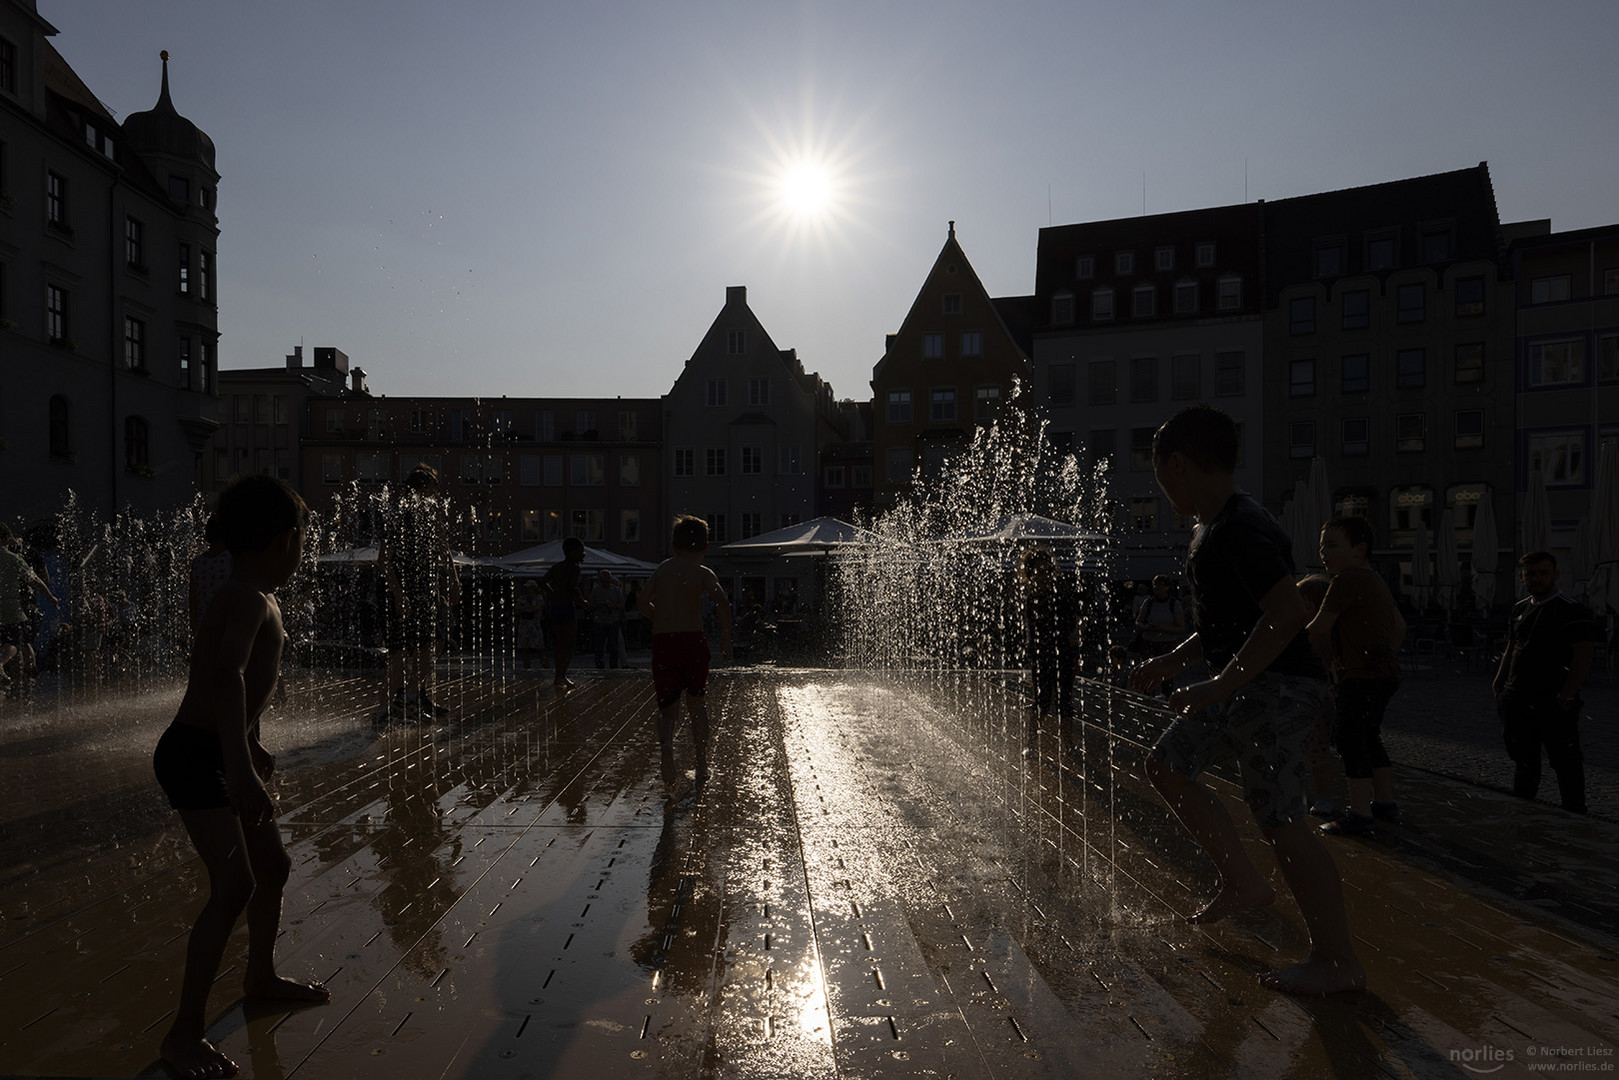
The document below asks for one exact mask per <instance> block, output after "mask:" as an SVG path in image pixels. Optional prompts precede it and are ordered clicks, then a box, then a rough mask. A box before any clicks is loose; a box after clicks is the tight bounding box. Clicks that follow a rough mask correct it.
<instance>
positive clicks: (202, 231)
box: [0, 0, 219, 518]
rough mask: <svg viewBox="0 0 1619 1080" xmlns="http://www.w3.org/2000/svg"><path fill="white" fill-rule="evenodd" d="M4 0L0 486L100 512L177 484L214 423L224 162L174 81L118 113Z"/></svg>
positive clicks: (29, 510) (46, 502)
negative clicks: (218, 162) (177, 102)
mask: <svg viewBox="0 0 1619 1080" xmlns="http://www.w3.org/2000/svg"><path fill="white" fill-rule="evenodd" d="M55 33H56V31H55V29H54V28H53V27H52V26H51V25H50V24H49V23H48V22H46V21H45V20H44V19H42V18H41V17H40V16H39V14H38V12H37V9H36V6H35V4H34V3H33V0H0V442H3V449H0V489H3V490H5V492H6V493H7V505H6V506H5V507H4V508H3V509H0V514H4V515H5V516H7V517H13V516H21V517H25V518H28V517H38V516H42V515H45V514H48V513H51V512H52V511H54V510H56V509H57V508H58V507H59V505H60V503H61V500H62V498H63V495H64V493H65V492H66V491H67V490H68V489H70V488H71V489H73V490H74V491H75V492H77V493H78V496H79V498H80V500H81V503H82V504H84V505H86V506H88V507H89V508H91V509H94V510H96V511H99V512H101V513H103V514H106V515H111V514H112V513H115V512H117V511H119V510H121V509H123V508H125V507H126V506H127V507H133V508H134V509H136V510H141V511H145V510H154V509H158V508H169V507H174V506H177V505H180V504H182V503H185V502H187V501H189V500H190V499H191V498H192V497H193V495H194V493H195V491H196V489H197V484H198V481H199V473H200V469H201V459H202V457H203V452H204V450H205V449H206V447H207V445H208V439H209V436H210V435H211V434H212V432H213V430H214V426H215V420H214V414H215V402H214V399H215V394H216V392H217V391H216V387H215V385H214V384H215V378H214V371H215V364H216V349H217V344H218V339H219V333H218V307H217V304H218V298H217V290H216V288H215V263H214V257H215V253H216V251H217V247H218V236H219V226H218V218H217V217H216V215H215V210H216V198H215V197H216V193H217V190H218V184H219V174H218V173H217V172H216V171H215V170H214V145H213V141H212V140H211V139H209V138H208V136H207V135H205V134H203V133H202V132H201V131H200V130H198V129H197V126H196V125H195V124H193V123H191V122H190V121H189V120H186V119H185V118H184V117H182V116H181V115H180V114H179V113H178V112H177V111H176V110H175V108H174V104H173V102H172V100H171V99H170V96H169V80H168V58H167V54H165V55H164V58H163V72H162V87H161V92H160V94H159V97H158V101H157V104H156V105H155V106H154V107H153V108H152V109H151V110H149V111H147V112H137V113H133V114H131V115H130V116H128V117H127V118H126V119H125V120H124V121H123V123H122V124H120V123H119V122H118V121H117V120H115V119H114V118H113V116H112V115H111V114H110V113H109V112H108V111H107V109H106V108H105V107H104V106H103V105H102V104H101V103H100V102H99V101H98V100H97V99H96V96H95V95H94V94H93V93H92V92H91V91H90V89H89V88H88V87H87V86H86V85H85V84H84V82H83V81H82V80H81V79H80V77H79V76H78V74H77V73H75V72H74V71H73V69H72V68H71V67H69V66H68V64H67V62H66V61H65V60H63V59H62V56H61V54H60V53H58V52H57V51H56V49H55V48H54V47H53V46H52V45H51V43H50V41H49V40H48V39H49V38H50V37H51V36H52V35H54V34H55Z"/></svg>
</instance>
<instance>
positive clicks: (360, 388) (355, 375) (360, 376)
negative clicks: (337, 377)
mask: <svg viewBox="0 0 1619 1080" xmlns="http://www.w3.org/2000/svg"><path fill="white" fill-rule="evenodd" d="M349 388H350V389H352V390H353V391H354V392H355V393H356V394H369V393H371V391H370V390H367V389H366V386H365V368H363V367H352V368H349Z"/></svg>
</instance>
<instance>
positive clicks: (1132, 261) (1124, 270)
mask: <svg viewBox="0 0 1619 1080" xmlns="http://www.w3.org/2000/svg"><path fill="white" fill-rule="evenodd" d="M1113 272H1114V273H1115V274H1133V273H1135V272H1136V254H1135V252H1133V251H1120V252H1116V253H1115V254H1114V256H1113Z"/></svg>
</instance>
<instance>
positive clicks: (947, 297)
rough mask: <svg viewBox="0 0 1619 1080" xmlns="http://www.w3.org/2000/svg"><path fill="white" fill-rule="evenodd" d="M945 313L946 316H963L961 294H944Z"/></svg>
mask: <svg viewBox="0 0 1619 1080" xmlns="http://www.w3.org/2000/svg"><path fill="white" fill-rule="evenodd" d="M944 313H945V314H946V315H960V314H961V294H960V293H958V292H954V293H945V294H944Z"/></svg>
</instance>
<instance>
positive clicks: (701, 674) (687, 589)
mask: <svg viewBox="0 0 1619 1080" xmlns="http://www.w3.org/2000/svg"><path fill="white" fill-rule="evenodd" d="M673 547H674V551H675V553H674V556H673V557H672V558H669V559H665V560H664V561H663V563H662V564H660V565H659V566H658V568H657V569H656V570H654V571H653V572H652V577H651V578H650V579H649V580H648V581H647V583H646V588H644V589H642V590H641V598H640V600H639V601H638V602H637V604H636V606H637V607H638V608H639V609H640V611H641V614H643V615H645V616H646V617H647V618H648V619H650V620H652V689H653V692H654V693H656V694H657V698H658V743H659V745H660V748H661V750H662V754H663V784H664V787H665V788H673V787H674V783H675V724H676V723H677V722H678V721H679V720H680V697H681V695H682V694H685V696H686V714H687V715H688V716H690V717H691V738H692V743H693V746H694V748H695V750H696V756H697V786H698V787H701V786H702V785H703V784H705V783H707V782H708V705H707V704H706V703H705V702H704V701H703V693H704V692H705V691H706V690H707V689H708V660H709V652H708V637H707V635H705V634H704V633H703V597H705V596H707V597H710V598H712V599H713V601H714V610H715V612H716V613H718V615H719V620H720V657H721V658H722V659H724V660H726V661H729V660H730V659H731V603H730V601H729V600H727V599H726V597H725V590H724V589H723V588H721V587H720V581H719V578H717V577H715V576H714V571H712V570H710V569H709V568H708V567H706V566H704V565H703V556H704V555H705V554H706V553H707V552H708V522H706V521H704V520H703V519H702V518H698V517H690V516H688V515H686V514H682V515H680V516H679V517H677V518H675V530H674V543H673Z"/></svg>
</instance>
